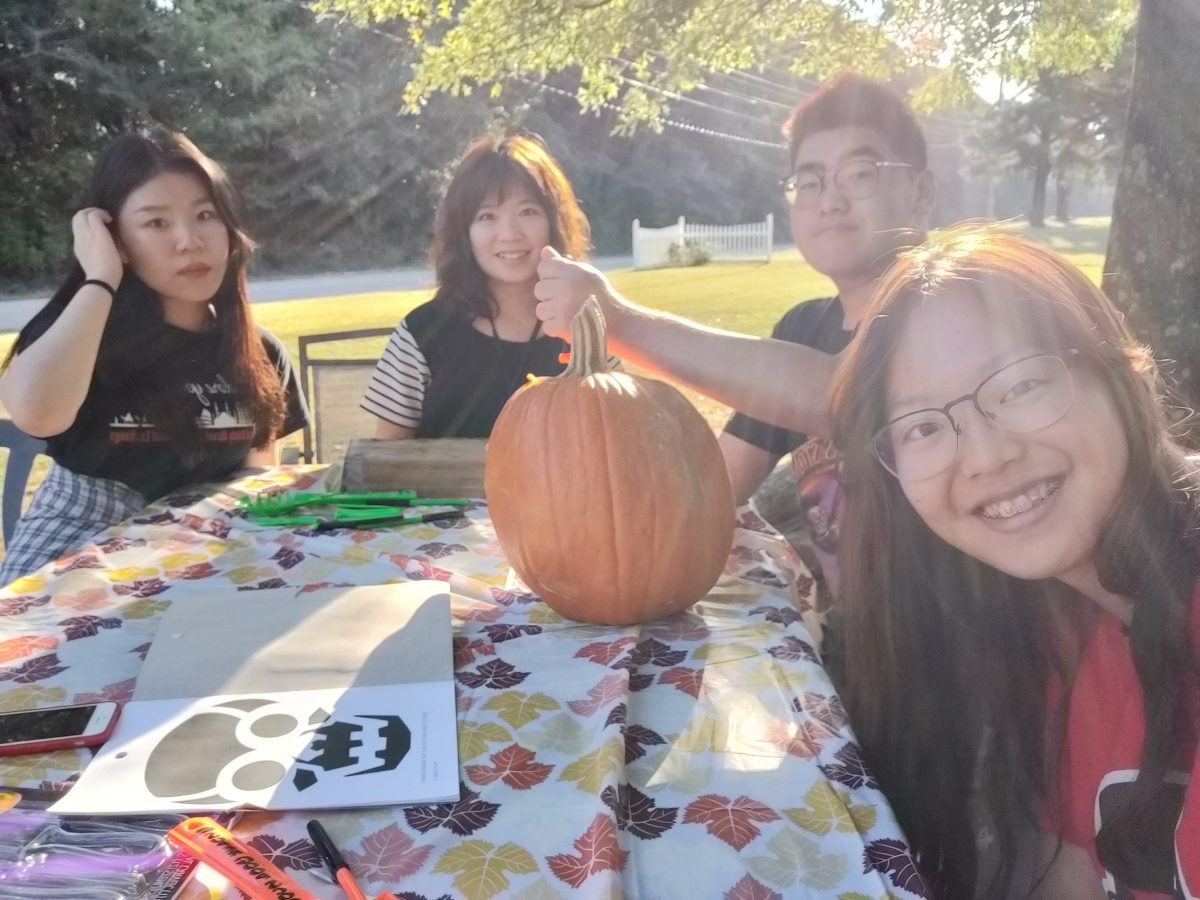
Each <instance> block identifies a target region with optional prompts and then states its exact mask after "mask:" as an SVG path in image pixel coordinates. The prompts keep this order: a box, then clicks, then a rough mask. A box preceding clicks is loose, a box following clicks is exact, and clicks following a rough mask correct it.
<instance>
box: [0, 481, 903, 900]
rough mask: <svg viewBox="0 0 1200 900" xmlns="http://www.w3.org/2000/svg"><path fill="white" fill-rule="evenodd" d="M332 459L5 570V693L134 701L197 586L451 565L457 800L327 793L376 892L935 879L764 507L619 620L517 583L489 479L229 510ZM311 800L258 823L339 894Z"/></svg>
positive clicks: (287, 582)
mask: <svg viewBox="0 0 1200 900" xmlns="http://www.w3.org/2000/svg"><path fill="white" fill-rule="evenodd" d="M326 474H327V473H326V470H323V469H321V468H318V467H291V468H287V467H284V468H279V469H276V470H271V471H270V472H269V473H268V474H266V475H263V474H259V475H255V476H252V477H247V478H243V479H241V480H240V481H236V482H234V483H233V484H231V485H227V486H216V487H213V488H211V489H209V490H199V491H195V492H189V493H186V494H180V495H176V496H173V497H169V498H166V499H165V500H163V501H159V502H158V503H156V504H154V505H152V506H151V507H149V508H148V509H147V510H145V511H144V512H143V513H142V514H140V515H138V516H136V517H134V518H133V519H131V520H129V521H127V522H125V523H122V524H121V525H118V526H116V527H114V528H111V529H109V530H108V531H105V532H103V533H101V534H100V535H98V536H97V537H96V538H95V539H94V540H93V542H91V543H90V544H88V545H87V546H85V547H83V548H81V549H80V550H79V551H77V552H75V553H72V554H70V555H69V556H66V557H64V558H62V559H60V560H58V561H57V562H55V563H53V564H51V565H49V566H46V567H45V568H43V569H42V570H40V571H38V572H37V573H35V574H33V575H30V576H28V577H26V578H23V579H21V580H19V581H17V582H14V583H13V584H12V585H9V586H8V587H7V588H6V589H4V590H3V591H0V683H2V685H3V688H2V693H0V707H3V708H4V709H17V708H22V707H30V706H51V705H58V704H64V703H82V702H88V701H93V700H99V699H113V700H126V699H128V698H129V696H130V695H131V693H132V690H133V685H134V682H135V680H136V678H137V675H138V669H139V667H140V665H141V662H142V659H143V658H144V657H145V654H146V651H147V649H148V648H149V647H150V644H151V642H152V641H153V640H154V636H155V631H156V628H157V624H158V621H159V618H160V616H161V615H162V613H163V611H164V610H165V609H166V608H167V607H168V605H169V604H170V603H171V601H172V599H174V598H176V597H179V596H183V595H186V594H188V593H189V592H191V593H199V594H201V595H203V594H205V593H206V592H212V591H214V590H219V591H228V590H231V589H236V590H238V591H243V592H245V595H246V603H253V602H254V592H255V591H256V590H261V589H265V588H283V587H294V588H296V590H297V591H298V592H304V591H309V590H313V589H315V588H318V587H327V586H335V585H365V584H382V583H387V582H390V581H397V580H403V579H409V578H421V579H428V578H433V579H441V580H446V581H448V582H449V587H450V589H451V592H452V603H453V613H454V626H455V638H454V658H455V669H456V679H457V691H458V694H457V696H458V713H459V719H458V728H459V748H460V757H461V761H460V766H461V782H462V799H461V800H460V801H459V802H457V803H454V804H446V805H440V806H418V807H407V808H399V807H397V808H392V807H385V808H374V809H360V810H348V811H341V812H331V813H322V816H321V818H322V821H323V822H324V823H325V825H326V826H327V828H328V830H329V831H330V832H331V834H332V835H333V837H334V839H335V841H336V842H337V844H338V845H339V846H341V847H342V848H343V849H344V852H345V856H346V858H347V860H348V861H349V863H350V865H351V867H352V869H353V870H354V871H355V873H356V874H357V876H358V878H359V879H360V880H361V881H362V882H363V883H364V884H365V885H366V886H367V887H368V889H373V890H383V889H390V890H392V891H395V892H397V893H398V894H399V895H400V896H402V897H405V898H418V897H423V898H427V900H433V898H466V900H476V898H483V897H505V898H517V900H535V898H536V900H543V898H545V900H549V898H557V897H583V898H620V897H628V898H644V900H659V898H662V900H667V898H687V900H695V898H708V897H712V898H719V897H723V898H730V900H742V898H744V900H750V898H763V900H765V898H787V897H822V898H823V897H828V898H835V900H863V898H876V900H881V898H888V897H900V898H908V897H914V896H921V893H922V891H921V884H920V879H919V876H918V875H917V873H916V871H915V869H914V867H913V865H912V861H911V858H910V857H909V854H908V851H907V847H906V845H905V842H904V839H903V837H902V835H901V833H900V831H899V828H898V827H897V825H896V822H895V819H894V817H893V814H892V812H891V810H890V809H889V808H888V806H887V803H886V801H885V800H884V798H883V796H882V795H881V794H880V792H879V790H878V786H877V784H876V783H875V781H874V780H873V779H872V777H871V775H870V773H869V772H867V771H866V770H865V769H864V767H863V764H862V760H861V758H860V755H859V751H858V748H857V746H856V745H855V743H854V742H853V739H852V736H851V734H850V732H849V729H848V727H847V723H846V715H845V710H844V709H843V708H842V704H841V702H840V700H839V699H838V697H837V695H836V694H835V692H834V689H833V687H832V685H831V684H830V682H829V679H828V677H827V675H826V673H825V671H824V670H823V669H822V668H821V665H820V660H819V657H818V654H817V652H816V650H815V649H814V642H813V639H812V636H811V634H810V632H809V631H808V630H807V629H806V628H805V625H804V623H803V621H802V618H801V612H802V611H804V610H806V609H807V603H808V600H809V599H810V596H811V592H812V581H811V579H810V578H809V577H808V575H807V573H806V572H805V571H804V570H803V569H802V566H801V564H800V563H799V561H798V559H797V558H796V556H795V555H794V554H793V553H792V552H791V551H790V550H789V548H788V547H787V545H786V543H785V542H784V541H783V540H782V538H780V537H779V536H778V535H777V534H776V533H775V532H773V531H772V530H771V529H770V528H769V526H767V525H766V524H765V523H764V522H762V520H761V519H759V518H758V517H757V516H756V515H754V514H753V513H752V512H750V511H749V510H748V509H744V510H742V512H741V518H740V521H739V528H738V530H737V536H736V541H735V546H734V548H733V552H732V554H731V556H730V559H729V564H728V566H727V570H726V575H725V577H724V578H723V579H722V581H721V582H720V583H719V584H718V586H717V587H716V588H715V589H714V590H713V592H712V593H711V594H710V595H709V596H708V597H707V598H706V599H705V600H704V601H702V602H701V603H699V604H697V605H696V606H695V607H694V608H692V609H691V610H689V611H687V612H685V613H683V614H681V615H678V616H675V617H673V618H670V619H667V620H665V621H661V622H656V623H652V624H648V625H644V626H640V627H631V628H615V627H600V626H592V625H583V624H579V623H575V622H571V621H565V620H563V619H562V618H561V617H560V616H558V615H557V614H556V613H554V612H553V611H552V610H551V609H550V608H549V607H547V606H546V605H545V604H543V603H541V602H540V601H538V600H537V598H535V597H533V596H531V595H529V594H527V593H523V592H521V591H520V590H519V589H509V588H506V585H508V586H509V587H512V583H511V582H510V581H509V580H508V579H509V570H508V566H507V564H506V563H505V560H504V558H503V555H502V553H501V550H500V547H499V545H498V544H497V542H496V536H495V533H494V531H493V530H492V528H491V523H490V521H489V520H488V517H487V508H486V506H485V505H484V504H483V503H482V502H478V503H475V504H473V505H472V506H471V507H470V509H469V511H468V515H467V517H466V518H465V519H462V520H459V521H449V522H439V523H427V524H423V525H413V526H405V527H403V528H394V529H387V530H379V531H339V532H332V533H322V534H313V533H310V532H308V531H306V530H304V529H291V530H285V529H281V528H267V527H262V526H256V525H254V524H252V523H250V522H249V521H248V520H246V519H244V518H241V517H238V516H236V515H234V511H235V508H236V507H235V505H234V501H235V498H236V497H237V496H239V495H241V494H243V493H246V492H255V491H260V490H264V489H279V488H297V489H309V490H311V489H315V490H320V489H323V487H324V479H325V477H326ZM88 758H89V757H88V755H87V753H86V751H68V752H60V753H54V754H45V755H40V756H30V757H16V758H11V759H8V760H7V761H3V762H0V783H2V784H7V785H14V786H25V787H30V786H36V785H39V784H42V783H44V782H54V783H61V782H63V781H64V780H66V779H69V778H70V777H71V776H72V775H73V774H75V773H76V772H77V771H79V769H80V768H81V767H82V766H84V765H85V764H86V762H87V759H88ZM306 818H307V817H306V816H305V815H303V814H300V813H293V814H263V813H249V814H247V815H246V816H244V818H243V819H242V821H241V822H240V823H239V825H238V830H239V832H240V833H242V834H243V836H245V837H246V838H247V839H249V840H250V842H251V843H252V844H253V845H254V846H255V847H256V848H258V849H259V850H260V851H263V852H264V853H265V854H267V856H268V857H270V858H272V859H273V860H274V861H275V862H276V863H277V864H279V865H280V866H282V867H283V868H284V869H286V870H289V871H290V872H291V873H292V874H293V875H295V877H296V878H297V879H298V880H299V881H300V883H301V884H304V885H305V886H307V887H308V888H310V889H311V890H312V891H313V892H314V893H316V894H317V895H318V896H320V897H336V896H340V892H339V889H338V888H336V887H334V886H333V885H332V884H331V883H330V882H329V880H328V879H327V878H325V877H324V870H323V869H322V867H321V865H320V860H319V858H318V856H317V854H316V852H315V849H314V848H313V847H312V845H311V844H310V843H309V842H308V840H307V835H306V833H305V829H304V823H305V821H306ZM193 891H194V893H193V896H204V895H205V893H204V889H202V888H201V887H200V886H198V885H197V886H194V887H193ZM235 895H236V894H234V893H233V892H230V896H235Z"/></svg>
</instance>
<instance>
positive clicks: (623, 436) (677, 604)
mask: <svg viewBox="0 0 1200 900" xmlns="http://www.w3.org/2000/svg"><path fill="white" fill-rule="evenodd" d="M484 485H485V489H486V492H487V502H488V508H489V511H490V513H491V517H492V522H493V523H494V525H495V527H496V534H497V536H498V537H499V539H500V544H501V546H502V547H503V548H504V552H505V554H506V555H507V557H508V560H509V563H510V564H511V565H512V567H513V568H514V569H515V570H516V572H517V574H518V575H520V576H521V578H522V580H523V581H524V582H525V583H526V584H527V585H529V587H530V588H532V589H533V590H534V591H536V592H537V593H538V594H539V595H540V596H541V597H542V599H544V600H545V601H546V602H547V603H548V604H550V606H551V607H553V608H554V609H555V610H557V611H558V612H559V613H560V614H562V615H563V616H566V617H568V618H571V619H577V620H580V621H583V622H594V623H598V624H605V625H629V624H633V623H637V622H647V621H650V620H653V619H659V618H663V617H665V616H669V615H672V614H673V613H676V612H679V611H680V610H683V609H686V608H687V607H688V606H691V605H692V604H693V603H695V602H696V601H697V600H699V599H700V598H701V597H703V596H704V595H705V594H706V593H707V592H708V591H709V589H710V588H712V586H713V585H714V584H715V583H716V581H717V578H718V577H719V576H720V574H721V571H722V569H723V568H724V566H725V561H726V559H727V557H728V556H729V548H730V545H731V544H732V543H733V526H734V504H733V490H732V488H731V487H730V484H729V475H728V473H727V471H726V469H725V463H724V460H723V459H722V456H721V452H720V450H719V449H718V447H717V441H716V438H715V437H714V436H713V433H712V430H711V429H710V428H709V427H708V424H707V423H706V422H705V421H704V419H703V418H702V417H701V415H700V414H699V413H698V412H697V411H696V408H695V407H694V406H692V404H691V403H690V402H689V401H688V400H687V398H685V397H684V396H683V395H682V394H681V393H679V391H677V390H676V389H675V388H673V387H671V386H670V385H668V384H666V383H665V382H662V381H656V380H654V379H650V378H638V377H635V376H632V375H627V374H624V373H621V372H610V371H609V370H608V366H607V363H606V351H605V345H604V317H603V314H602V313H601V311H600V307H599V305H598V304H597V303H596V301H595V299H594V298H589V300H588V302H587V304H586V305H585V307H584V309H583V311H582V312H581V313H580V315H579V316H578V317H577V318H576V321H575V324H574V326H573V334H572V347H571V362H570V364H569V365H568V366H567V369H566V371H564V372H563V373H562V375H559V376H557V377H554V378H541V379H533V378H531V379H530V383H529V384H527V385H525V386H524V387H523V388H521V389H520V390H519V391H517V393H515V394H514V395H513V396H512V397H511V398H509V400H508V403H507V404H506V405H505V406H504V409H503V410H501V412H500V416H499V418H498V419H497V420H496V424H495V427H494V428H493V429H492V435H491V438H490V439H489V440H488V446H487V466H486V471H485V474H484Z"/></svg>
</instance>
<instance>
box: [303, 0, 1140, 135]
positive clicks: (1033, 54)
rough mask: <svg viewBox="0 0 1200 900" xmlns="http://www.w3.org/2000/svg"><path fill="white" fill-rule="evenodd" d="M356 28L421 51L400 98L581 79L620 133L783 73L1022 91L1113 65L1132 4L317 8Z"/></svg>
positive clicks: (712, 1)
mask: <svg viewBox="0 0 1200 900" xmlns="http://www.w3.org/2000/svg"><path fill="white" fill-rule="evenodd" d="M317 6H318V8H320V9H322V10H325V11H329V12H333V13H340V14H343V15H346V16H349V17H350V18H351V19H353V20H354V21H358V22H385V21H393V20H397V21H402V22H404V23H406V25H407V27H408V29H409V33H410V36H411V37H412V39H413V43H414V45H417V46H420V48H421V49H420V53H419V57H418V63H417V68H416V71H415V73H414V76H413V79H412V81H411V82H410V83H409V85H408V88H407V90H406V93H405V96H406V99H407V100H408V102H409V103H410V105H412V106H413V107H416V106H419V105H420V104H421V103H422V102H424V100H425V99H426V98H428V97H429V96H430V95H432V94H433V93H436V92H448V93H451V94H460V93H463V92H465V91H468V90H470V89H471V87H472V86H475V85H483V86H489V87H491V88H492V89H493V90H494V91H497V92H498V91H501V90H503V89H504V85H505V84H506V80H507V79H508V78H509V77H510V76H512V75H514V74H518V75H519V74H527V75H536V76H542V75H545V74H546V73H548V72H557V71H561V70H565V69H572V70H577V71H578V73H579V85H578V96H579V99H580V101H581V103H583V105H584V106H585V107H586V108H596V107H598V106H599V105H600V104H602V103H605V102H615V103H618V104H619V105H620V106H621V107H622V109H623V115H624V118H625V122H626V124H629V123H633V122H653V121H654V120H655V119H656V118H657V117H659V116H660V115H661V113H662V110H663V107H664V105H666V104H665V102H664V95H663V94H661V93H658V92H657V91H653V90H647V89H645V88H644V87H639V86H638V85H637V84H632V83H630V81H628V80H626V79H630V78H632V79H633V80H634V81H637V82H641V83H642V84H650V85H651V86H653V87H655V88H659V89H661V90H665V91H668V92H673V93H684V92H687V91H689V90H692V89H694V88H695V87H696V86H697V85H699V84H700V83H702V82H703V81H704V80H705V79H706V78H707V77H708V76H709V73H712V72H728V71H736V70H749V69H757V68H761V67H763V66H765V65H768V64H770V63H772V62H775V61H778V60H786V61H787V64H788V65H789V66H790V67H791V69H792V70H793V71H794V72H796V73H799V74H813V75H816V76H819V77H824V76H827V75H830V74H833V73H835V72H838V71H841V70H843V69H847V68H854V69H857V70H858V71H860V72H864V73H865V74H869V75H875V76H880V77H882V76H887V75H895V74H900V73H902V72H911V71H913V70H914V69H918V70H924V71H927V72H929V73H930V77H929V78H928V79H927V80H926V81H925V82H924V83H923V84H922V85H921V86H920V88H919V89H918V90H917V93H916V101H917V103H918V105H921V106H924V107H926V108H929V107H934V106H941V105H946V104H948V103H950V102H953V101H961V100H963V99H965V98H966V97H967V96H968V95H969V93H970V90H971V88H970V85H971V84H972V83H973V82H974V81H976V80H978V78H979V77H980V76H981V75H983V74H985V73H991V72H1002V73H1005V74H1007V75H1009V76H1011V77H1014V78H1019V79H1028V78H1029V77H1031V76H1032V75H1033V74H1035V73H1036V72H1037V71H1039V70H1041V69H1043V68H1050V69H1053V70H1055V71H1059V72H1067V73H1080V72H1085V71H1088V70H1090V69H1092V68H1095V67H1096V66H1097V65H1104V64H1107V63H1108V62H1109V61H1111V60H1112V59H1113V58H1114V57H1115V56H1116V54H1117V52H1118V50H1119V49H1120V46H1121V42H1122V39H1123V37H1124V35H1125V34H1126V32H1127V31H1128V30H1129V27H1130V25H1131V24H1132V22H1133V18H1134V13H1135V10H1136V0H839V2H832V3H831V2H825V0H746V2H738V3H730V2H728V0H520V2H513V0H469V2H465V3H449V2H438V3H429V2H427V0H317Z"/></svg>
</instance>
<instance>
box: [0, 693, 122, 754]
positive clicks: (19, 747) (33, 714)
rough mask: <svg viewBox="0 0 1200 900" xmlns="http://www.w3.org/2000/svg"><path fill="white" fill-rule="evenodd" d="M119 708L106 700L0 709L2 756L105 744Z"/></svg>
mask: <svg viewBox="0 0 1200 900" xmlns="http://www.w3.org/2000/svg"><path fill="white" fill-rule="evenodd" d="M120 711H121V707H120V704H117V703H110V702H103V703H86V704H82V705H80V706H51V707H46V708H45V709H20V710H14V711H13V712H5V713H0V756H18V755H20V754H24V753H47V752H49V751H51V750H65V749H68V748H70V747H94V746H96V745H97V744H103V743H104V742H105V741H106V740H108V738H109V736H110V735H111V734H112V731H113V727H114V726H115V725H116V724H117V716H118V715H120Z"/></svg>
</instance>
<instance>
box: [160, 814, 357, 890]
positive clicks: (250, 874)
mask: <svg viewBox="0 0 1200 900" xmlns="http://www.w3.org/2000/svg"><path fill="white" fill-rule="evenodd" d="M167 840H168V841H170V842H171V843H172V844H174V845H175V846H177V847H182V848H183V849H185V850H187V851H188V852H189V853H191V854H193V855H194V856H195V857H196V858H197V859H198V860H200V862H202V863H204V864H205V865H206V866H209V867H211V868H213V869H215V870H216V871H217V872H220V873H221V874H222V875H224V876H225V877H226V878H228V879H229V880H230V881H231V882H233V884H234V885H235V886H236V887H238V888H239V889H241V890H242V891H244V892H245V893H246V894H248V895H249V896H250V897H251V900H317V897H316V896H315V895H313V894H310V893H309V892H308V891H306V890H304V889H303V888H301V887H299V886H298V885H297V884H296V883H295V882H293V881H292V880H291V879H290V878H288V877H287V876H286V875H284V874H283V872H281V871H280V870H279V869H278V868H276V867H275V866H274V865H273V864H271V863H270V862H268V861H267V860H266V859H264V858H263V856H262V854H260V853H258V852H257V851H256V850H254V849H253V848H251V847H249V846H248V845H247V844H246V843H245V842H244V841H242V840H241V839H240V838H238V837H237V836H235V835H234V834H233V833H232V832H230V831H229V830H228V829H227V828H224V827H223V826H221V825H218V824H217V823H216V822H214V821H213V820H212V819H210V818H208V817H207V816H193V817H192V818H190V819H186V820H184V821H183V822H180V823H179V824H178V825H176V826H175V827H174V828H172V829H171V830H170V831H169V832H167ZM360 896H361V895H360Z"/></svg>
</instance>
